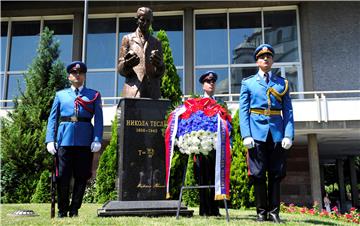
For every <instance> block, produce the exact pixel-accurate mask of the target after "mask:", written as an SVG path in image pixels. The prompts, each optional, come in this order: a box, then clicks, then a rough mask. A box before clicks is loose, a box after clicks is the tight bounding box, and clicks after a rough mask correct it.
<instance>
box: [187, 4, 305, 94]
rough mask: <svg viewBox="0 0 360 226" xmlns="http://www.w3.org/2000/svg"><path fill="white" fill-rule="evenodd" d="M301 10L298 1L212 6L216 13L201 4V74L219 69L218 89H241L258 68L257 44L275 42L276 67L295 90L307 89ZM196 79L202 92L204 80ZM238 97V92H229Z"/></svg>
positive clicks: (219, 91)
mask: <svg viewBox="0 0 360 226" xmlns="http://www.w3.org/2000/svg"><path fill="white" fill-rule="evenodd" d="M297 13H298V12H297V8H296V7H295V6H294V7H292V6H289V7H280V8H279V9H278V10H276V9H275V10H274V8H269V9H268V8H262V9H253V10H249V9H231V10H230V9H229V10H217V11H216V10H212V12H211V14H210V13H209V11H208V10H196V11H195V29H196V30H195V74H196V75H195V77H199V76H200V75H201V74H199V73H201V72H203V71H207V70H214V69H216V70H218V72H219V73H220V74H218V75H219V77H220V78H221V79H220V80H218V82H217V87H216V94H239V93H240V87H241V81H242V79H243V78H246V77H248V76H250V75H253V74H256V73H257V70H258V69H257V67H256V63H255V60H254V57H253V53H254V50H255V48H256V47H257V46H258V45H260V44H262V43H269V44H271V45H272V46H273V47H274V49H275V59H274V60H275V63H274V65H273V69H274V70H273V72H274V73H276V74H278V75H279V76H282V77H286V78H288V80H289V82H290V91H302V90H303V88H302V74H301V71H302V70H301V62H300V59H301V57H300V53H299V37H298V32H297V30H298V21H297ZM228 40H229V43H228ZM216 70H215V71H216ZM216 72H217V71H216ZM218 72H217V73H218ZM194 82H195V92H196V93H199V92H202V90H201V84H200V83H199V82H198V80H195V81H194ZM224 99H225V100H226V98H224ZM238 99H239V97H238V95H234V96H231V95H230V98H229V100H232V101H237V100H238Z"/></svg>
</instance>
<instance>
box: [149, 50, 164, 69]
mask: <svg viewBox="0 0 360 226" xmlns="http://www.w3.org/2000/svg"><path fill="white" fill-rule="evenodd" d="M150 61H151V64H152V65H154V66H155V67H162V65H163V60H162V59H161V56H160V53H159V50H153V51H151V55H150Z"/></svg>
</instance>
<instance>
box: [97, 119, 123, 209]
mask: <svg viewBox="0 0 360 226" xmlns="http://www.w3.org/2000/svg"><path fill="white" fill-rule="evenodd" d="M117 122H118V120H117V116H115V120H114V121H113V122H112V128H111V140H110V144H109V145H108V146H107V147H106V149H105V151H104V153H102V155H101V157H100V160H99V166H98V169H97V171H96V185H95V188H96V193H95V201H97V202H98V203H104V202H106V201H109V200H114V199H116V195H117V191H116V188H115V182H116V176H117V154H116V153H117V138H118V133H117V128H118V125H117Z"/></svg>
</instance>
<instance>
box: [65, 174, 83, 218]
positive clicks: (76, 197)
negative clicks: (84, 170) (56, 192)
mask: <svg viewBox="0 0 360 226" xmlns="http://www.w3.org/2000/svg"><path fill="white" fill-rule="evenodd" d="M85 188H86V180H85V181H84V180H76V179H75V183H74V188H73V194H72V199H71V205H70V211H69V216H70V217H77V216H78V210H79V209H80V207H81V203H82V200H83V196H84V193H85Z"/></svg>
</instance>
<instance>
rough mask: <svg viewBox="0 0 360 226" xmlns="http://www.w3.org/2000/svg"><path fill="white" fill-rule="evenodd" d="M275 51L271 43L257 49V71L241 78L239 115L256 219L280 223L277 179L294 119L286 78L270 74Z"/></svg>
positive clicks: (281, 174) (282, 172)
mask: <svg viewBox="0 0 360 226" xmlns="http://www.w3.org/2000/svg"><path fill="white" fill-rule="evenodd" d="M274 54H275V52H274V49H273V47H272V46H271V45H268V44H262V45H260V46H259V47H257V48H256V50H255V52H254V59H255V61H256V64H257V66H258V68H259V71H258V73H257V74H255V75H252V76H250V77H248V78H245V79H243V80H242V83H241V91H240V108H239V109H240V114H239V115H240V129H241V136H242V137H243V139H244V140H243V144H244V146H245V147H247V148H248V152H247V158H248V170H249V172H248V175H249V176H250V177H251V179H252V181H253V183H254V192H255V201H256V211H257V220H258V221H265V220H267V219H268V217H269V218H270V220H271V221H273V222H275V223H280V218H279V210H280V181H281V180H282V178H284V177H285V174H286V156H287V150H288V149H290V147H291V146H292V141H293V139H294V119H293V109H292V104H291V99H290V95H289V85H288V81H287V80H286V79H284V78H282V77H280V76H277V75H275V74H273V73H271V66H272V64H273V57H274Z"/></svg>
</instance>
